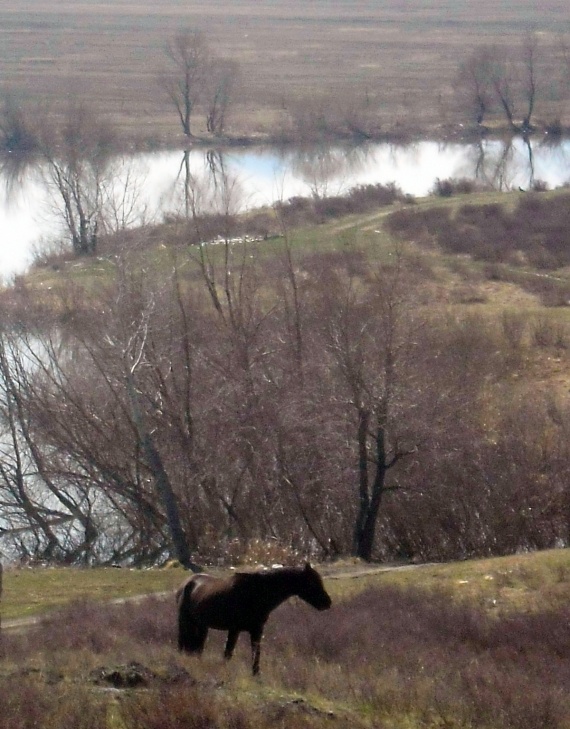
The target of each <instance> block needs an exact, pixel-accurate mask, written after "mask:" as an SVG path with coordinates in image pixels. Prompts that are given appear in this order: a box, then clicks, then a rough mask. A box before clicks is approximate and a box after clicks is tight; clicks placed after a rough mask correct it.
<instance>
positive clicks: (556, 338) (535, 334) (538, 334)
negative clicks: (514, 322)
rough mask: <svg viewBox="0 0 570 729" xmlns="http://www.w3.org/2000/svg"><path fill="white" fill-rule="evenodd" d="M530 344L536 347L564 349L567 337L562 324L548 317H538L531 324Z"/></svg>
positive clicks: (566, 344)
mask: <svg viewBox="0 0 570 729" xmlns="http://www.w3.org/2000/svg"><path fill="white" fill-rule="evenodd" d="M531 336H532V342H533V344H534V345H535V346H537V347H557V348H559V349H566V348H567V346H568V336H567V331H566V327H565V326H564V323H563V322H561V321H559V320H557V319H552V317H548V316H538V317H536V318H535V319H534V320H533V322H532V329H531Z"/></svg>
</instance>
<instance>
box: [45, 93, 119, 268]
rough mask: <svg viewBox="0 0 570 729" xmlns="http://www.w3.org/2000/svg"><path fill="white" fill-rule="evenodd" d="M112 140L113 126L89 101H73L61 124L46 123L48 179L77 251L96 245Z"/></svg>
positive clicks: (84, 251)
mask: <svg viewBox="0 0 570 729" xmlns="http://www.w3.org/2000/svg"><path fill="white" fill-rule="evenodd" d="M113 141H114V132H113V129H112V128H111V127H110V126H109V124H107V123H106V122H105V121H103V120H100V119H97V117H95V116H94V115H93V113H92V112H91V111H90V110H89V109H87V107H85V106H71V107H70V108H69V109H68V111H67V113H66V115H65V117H64V119H63V122H62V124H61V126H60V127H59V128H55V129H52V128H51V126H50V124H49V122H48V121H47V119H44V120H43V123H42V128H41V136H40V147H41V153H42V156H43V158H44V160H45V182H46V185H47V188H48V191H49V192H50V194H51V196H52V199H53V200H54V204H55V206H56V209H57V210H58V212H59V213H60V215H61V217H62V219H63V221H64V225H65V228H66V231H67V232H68V234H69V236H70V238H71V243H72V247H73V251H74V253H76V254H77V255H88V254H92V253H94V252H95V250H96V248H97V236H98V231H99V226H100V224H101V217H102V210H103V205H104V185H105V181H106V179H107V178H108V175H107V166H108V163H109V158H110V152H111V150H112V146H113Z"/></svg>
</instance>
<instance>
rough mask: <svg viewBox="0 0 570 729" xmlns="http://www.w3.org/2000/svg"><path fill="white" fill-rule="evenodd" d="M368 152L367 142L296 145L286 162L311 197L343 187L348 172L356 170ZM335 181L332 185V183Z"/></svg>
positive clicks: (321, 195) (323, 195)
mask: <svg viewBox="0 0 570 729" xmlns="http://www.w3.org/2000/svg"><path fill="white" fill-rule="evenodd" d="M369 154H370V147H369V145H365V144H361V145H358V146H351V147H330V146H328V145H326V146H324V145H319V146H317V147H311V148H310V149H307V148H303V149H298V150H296V151H295V152H293V154H292V155H291V157H290V159H289V160H288V163H289V165H290V167H291V170H292V171H293V172H294V173H295V174H296V175H297V176H299V177H300V178H301V179H302V180H303V181H304V182H305V183H306V184H307V185H308V186H309V189H310V191H311V195H312V196H313V197H314V198H317V199H318V198H322V197H326V196H327V195H331V194H340V193H341V192H343V191H345V190H346V188H347V185H348V183H349V181H350V180H349V178H350V176H351V175H354V174H356V173H357V172H359V170H360V169H362V167H363V166H364V164H365V163H366V160H367V158H368V156H369ZM333 183H335V189H334V190H332V189H331V185H332V184H333Z"/></svg>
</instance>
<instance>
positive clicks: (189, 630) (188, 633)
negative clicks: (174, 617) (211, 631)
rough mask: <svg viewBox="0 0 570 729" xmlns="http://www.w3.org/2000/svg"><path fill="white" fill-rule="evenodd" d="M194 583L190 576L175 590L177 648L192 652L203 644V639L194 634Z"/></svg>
mask: <svg viewBox="0 0 570 729" xmlns="http://www.w3.org/2000/svg"><path fill="white" fill-rule="evenodd" d="M195 587H196V583H195V581H194V579H193V578H192V577H191V578H190V579H189V580H187V581H186V582H185V583H184V584H183V585H182V587H180V589H179V590H178V591H177V592H176V604H177V605H178V649H179V650H181V651H188V652H190V653H194V652H196V651H199V650H200V649H201V647H202V646H203V640H200V639H199V636H197V634H196V632H197V631H196V627H197V626H196V625H195V624H194V620H193V619H192V611H191V609H190V608H191V602H190V600H191V596H192V592H193V591H194V588H195Z"/></svg>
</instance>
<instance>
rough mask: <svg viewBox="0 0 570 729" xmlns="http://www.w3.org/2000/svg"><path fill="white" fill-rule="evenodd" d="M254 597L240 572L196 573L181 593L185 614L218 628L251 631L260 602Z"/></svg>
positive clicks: (256, 620)
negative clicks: (222, 573)
mask: <svg viewBox="0 0 570 729" xmlns="http://www.w3.org/2000/svg"><path fill="white" fill-rule="evenodd" d="M246 582H247V580H246ZM244 587H245V589H244ZM251 597H252V596H251V595H250V590H249V589H247V586H246V585H244V580H243V579H242V578H241V575H240V574H235V575H232V576H231V577H227V578H220V577H214V576H213V575H209V574H206V573H200V574H197V575H192V577H190V578H189V579H188V580H186V582H185V583H184V584H183V585H182V587H181V588H180V590H179V591H178V593H177V598H178V607H179V610H180V612H181V613H184V614H186V615H187V616H189V617H191V618H192V619H194V620H196V621H198V622H200V623H202V622H203V623H204V624H206V625H208V626H209V627H211V628H217V629H218V630H231V629H235V628H238V629H239V630H249V629H250V628H251V627H252V618H253V623H254V624H257V622H258V618H257V614H256V610H255V608H254V604H255V602H256V601H255V600H253V601H252V599H251Z"/></svg>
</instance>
